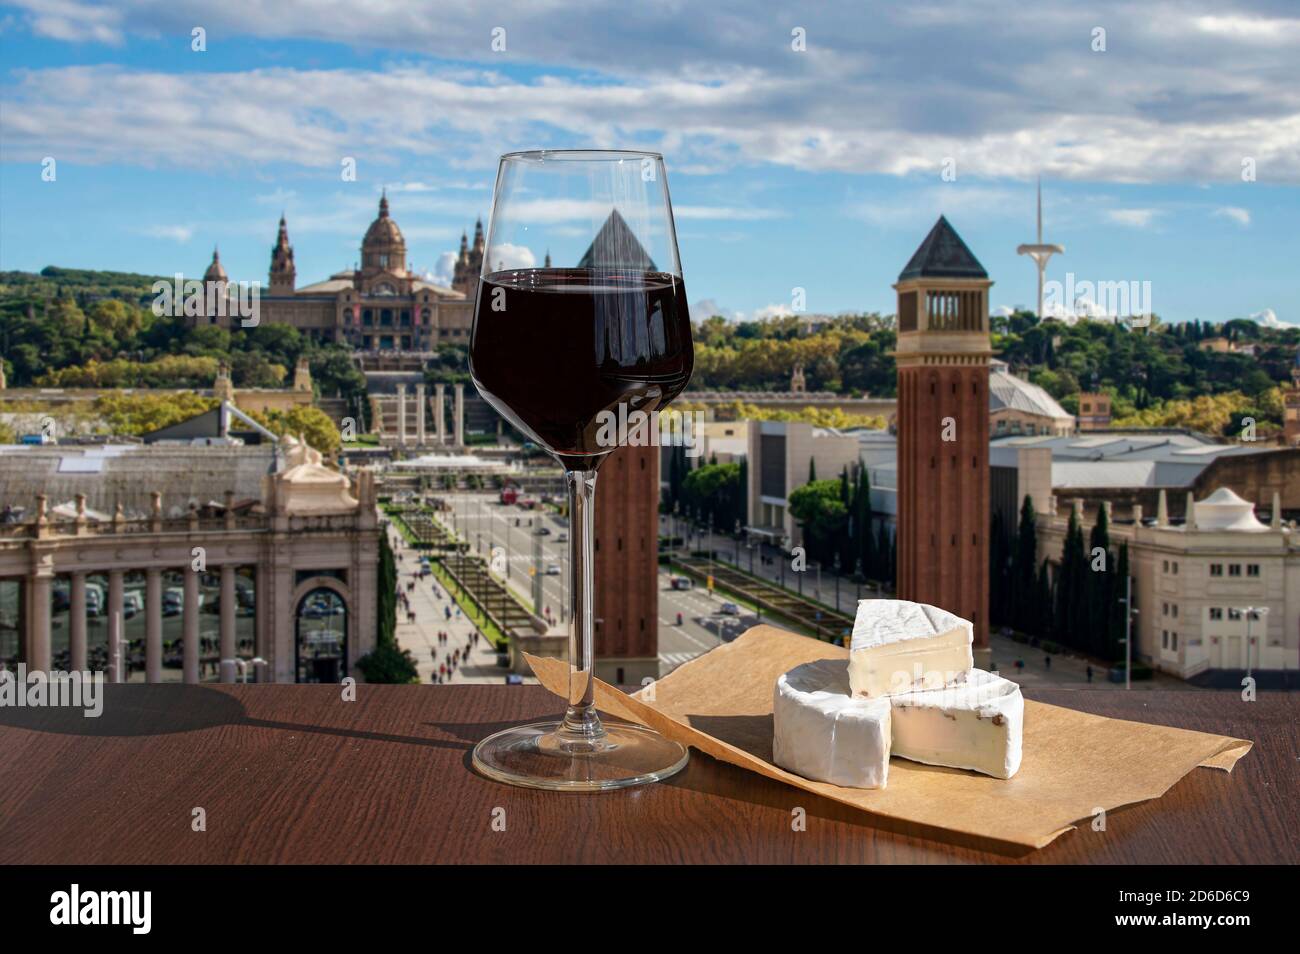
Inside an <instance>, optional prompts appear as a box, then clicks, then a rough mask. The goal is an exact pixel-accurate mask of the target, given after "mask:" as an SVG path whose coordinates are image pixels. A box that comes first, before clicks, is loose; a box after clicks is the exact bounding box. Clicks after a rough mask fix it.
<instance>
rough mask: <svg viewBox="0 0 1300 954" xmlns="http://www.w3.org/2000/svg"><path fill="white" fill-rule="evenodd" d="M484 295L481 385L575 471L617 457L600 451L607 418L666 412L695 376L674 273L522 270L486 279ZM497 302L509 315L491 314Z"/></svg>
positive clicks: (478, 351) (475, 342) (477, 368)
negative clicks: (604, 416) (621, 409)
mask: <svg viewBox="0 0 1300 954" xmlns="http://www.w3.org/2000/svg"><path fill="white" fill-rule="evenodd" d="M478 294H479V304H478V313H479V314H480V315H482V317H481V318H480V319H479V320H478V321H477V322H476V323H475V326H474V334H473V339H472V342H471V355H472V359H471V360H472V363H473V376H474V383H475V384H476V385H477V386H478V389H479V392H480V393H481V394H482V395H483V397H484V398H485V399H486V400H487V401H488V403H489V404H491V405H492V406H493V407H494V408H496V410H497V411H498V413H500V414H501V415H502V416H503V417H505V418H506V419H507V420H508V421H510V423H512V424H513V425H515V427H517V428H518V429H519V430H520V431H522V432H523V433H524V434H526V435H528V437H530V438H531V439H532V440H534V441H536V442H537V443H538V444H539V445H540V446H542V447H544V448H546V449H547V450H548V451H550V452H551V453H552V454H554V455H555V457H556V458H557V459H558V460H559V461H560V463H561V464H562V465H563V466H564V467H565V469H567V470H580V469H583V468H584V467H587V466H591V465H593V464H595V463H596V462H597V461H598V460H599V459H600V458H601V457H603V456H604V455H606V454H608V453H609V452H610V451H612V450H613V449H614V448H613V447H611V446H608V442H607V440H606V441H605V442H604V443H605V445H606V446H602V436H603V432H602V429H601V427H600V423H601V420H602V418H601V412H611V413H614V414H617V413H618V412H619V406H620V405H625V406H626V408H627V410H628V411H632V410H639V411H643V412H645V413H646V414H650V413H653V412H656V411H659V410H661V409H662V408H664V407H666V406H667V404H668V403H669V402H670V401H672V399H673V398H675V397H676V396H677V395H678V394H679V393H680V392H681V390H682V389H683V388H685V387H686V384H687V382H688V381H689V380H690V378H691V369H692V367H693V363H694V362H693V353H692V350H691V320H690V315H689V313H688V311H687V307H686V293H685V288H684V287H683V285H682V280H681V279H680V278H678V277H677V276H675V275H672V274H669V273H666V272H652V271H615V270H597V269H591V268H546V269H516V270H510V271H504V272H496V273H493V274H490V275H487V276H485V277H484V278H483V280H482V282H481V283H480V286H479V293H478ZM494 299H495V300H496V301H498V302H502V303H503V304H504V307H503V309H502V310H501V311H499V312H495V313H494V312H491V311H490V310H489V311H487V312H485V311H484V302H485V300H486V301H487V302H488V303H490V302H491V301H492V300H494Z"/></svg>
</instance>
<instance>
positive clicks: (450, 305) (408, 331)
mask: <svg viewBox="0 0 1300 954" xmlns="http://www.w3.org/2000/svg"><path fill="white" fill-rule="evenodd" d="M482 258H483V227H482V223H481V222H480V223H479V225H478V227H477V228H476V230H475V236H474V246H473V248H472V249H471V248H470V247H469V244H468V241H467V239H466V237H465V236H463V235H462V237H461V251H460V258H459V260H458V261H457V264H456V273H455V276H456V277H455V286H456V287H454V288H446V287H444V286H442V285H438V284H435V283H433V282H430V281H427V280H426V279H424V278H421V277H419V276H418V275H417V274H415V272H413V271H412V269H411V267H410V264H409V262H408V260H407V255H406V239H405V237H404V236H403V235H402V230H401V229H400V228H399V227H398V225H397V222H396V221H395V220H394V219H393V217H392V216H391V215H390V214H389V211H388V196H387V194H385V195H383V196H382V197H381V198H380V200H379V215H378V217H376V218H375V220H374V221H373V222H371V223H370V227H369V228H368V229H366V234H365V236H364V237H363V238H362V240H361V261H360V266H359V267H358V268H354V269H347V270H345V271H341V272H335V273H334V274H333V275H330V276H329V278H327V279H325V280H324V281H320V282H315V283H314V284H311V285H303V286H299V285H298V284H297V275H298V271H297V265H296V263H295V261H294V254H293V245H292V244H291V243H290V241H289V226H288V223H287V222H286V221H285V217H284V216H283V215H281V216H280V230H279V234H278V235H277V236H276V240H275V245H274V246H273V247H272V248H271V268H270V274H269V279H270V280H269V282H268V285H267V287H266V288H265V289H263V294H262V295H261V299H260V301H261V311H260V313H259V316H258V320H259V322H270V323H273V324H285V325H292V326H293V327H295V328H297V329H298V330H299V331H301V332H302V333H303V334H305V335H308V336H310V337H311V338H313V339H315V340H317V341H332V342H338V343H341V344H348V345H350V346H351V347H352V348H353V350H355V351H361V352H392V351H399V352H429V351H433V350H434V349H435V348H436V347H437V346H438V345H440V344H447V343H453V344H468V343H469V331H470V326H471V323H472V321H473V316H474V291H475V287H476V283H477V279H478V271H479V265H480V264H481V262H482ZM203 277H204V281H205V282H228V281H229V280H230V279H229V278H228V276H227V274H226V270H225V268H224V267H222V265H221V261H220V258H219V256H218V254H217V253H216V252H215V251H214V252H213V254H212V264H211V265H210V266H209V267H208V270H207V272H206V273H205V274H204V276H203ZM191 320H192V321H194V322H195V323H199V322H205V323H206V322H210V323H214V324H221V325H223V326H226V327H229V326H230V325H231V324H233V322H234V321H237V320H239V319H238V318H227V317H224V316H217V317H214V316H201V317H196V318H193V319H191Z"/></svg>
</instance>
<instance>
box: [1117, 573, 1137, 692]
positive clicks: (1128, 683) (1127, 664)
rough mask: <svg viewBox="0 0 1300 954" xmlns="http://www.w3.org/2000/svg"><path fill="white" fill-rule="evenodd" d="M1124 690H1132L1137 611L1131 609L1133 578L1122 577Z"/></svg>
mask: <svg viewBox="0 0 1300 954" xmlns="http://www.w3.org/2000/svg"><path fill="white" fill-rule="evenodd" d="M1119 602H1121V603H1123V604H1124V688H1125V689H1132V688H1133V617H1134V615H1136V613H1137V610H1135V609H1134V608H1133V577H1132V576H1131V575H1130V576H1126V577H1124V598H1123V599H1121V600H1120V601H1119Z"/></svg>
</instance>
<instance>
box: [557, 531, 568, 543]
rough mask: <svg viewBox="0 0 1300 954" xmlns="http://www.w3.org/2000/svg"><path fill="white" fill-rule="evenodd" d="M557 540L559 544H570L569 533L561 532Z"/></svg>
mask: <svg viewBox="0 0 1300 954" xmlns="http://www.w3.org/2000/svg"><path fill="white" fill-rule="evenodd" d="M555 540H556V542H557V543H568V542H569V534H568V532H567V531H565V530H561V531H560V533H559V536H557V537H556V538H555Z"/></svg>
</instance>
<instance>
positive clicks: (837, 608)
mask: <svg viewBox="0 0 1300 954" xmlns="http://www.w3.org/2000/svg"><path fill="white" fill-rule="evenodd" d="M839 611H840V555H839V554H838V553H837V554H835V612H837V613H838V612H839Z"/></svg>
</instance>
